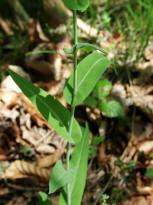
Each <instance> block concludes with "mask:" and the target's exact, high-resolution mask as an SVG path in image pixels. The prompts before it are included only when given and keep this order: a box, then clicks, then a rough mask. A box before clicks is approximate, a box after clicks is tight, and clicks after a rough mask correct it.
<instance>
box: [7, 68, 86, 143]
mask: <svg viewBox="0 0 153 205" xmlns="http://www.w3.org/2000/svg"><path fill="white" fill-rule="evenodd" d="M9 74H10V75H11V77H12V78H13V80H14V81H15V82H16V84H17V85H18V86H19V87H20V89H21V90H22V91H23V92H24V94H25V95H26V96H27V97H28V98H29V100H30V101H31V102H32V103H33V104H34V105H35V107H36V108H37V109H38V110H39V112H40V113H41V114H42V115H43V116H44V118H45V119H46V120H47V121H48V123H49V124H50V125H51V126H52V127H53V128H54V129H55V130H56V131H57V133H59V135H61V136H62V137H63V138H64V139H66V140H68V141H70V142H72V143H74V142H79V141H80V139H81V135H82V134H81V129H80V126H79V124H78V123H77V121H76V120H74V121H73V130H72V137H71V136H69V133H68V129H69V122H70V117H71V116H70V113H69V111H68V110H67V109H66V108H65V107H64V106H63V105H62V104H61V103H60V102H59V101H58V100H56V98H55V97H52V96H51V95H49V94H48V93H47V92H45V91H44V90H42V89H41V88H38V87H36V86H34V85H33V84H32V83H31V82H29V81H27V80H26V79H24V78H22V77H21V76H19V75H18V74H17V73H15V72H13V71H11V70H9Z"/></svg>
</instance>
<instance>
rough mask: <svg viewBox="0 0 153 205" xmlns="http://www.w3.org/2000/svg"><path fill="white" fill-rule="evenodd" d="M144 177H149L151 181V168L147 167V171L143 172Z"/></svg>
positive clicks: (152, 175)
mask: <svg viewBox="0 0 153 205" xmlns="http://www.w3.org/2000/svg"><path fill="white" fill-rule="evenodd" d="M145 176H146V177H151V178H152V179H153V168H150V167H148V168H147V171H146V172H145Z"/></svg>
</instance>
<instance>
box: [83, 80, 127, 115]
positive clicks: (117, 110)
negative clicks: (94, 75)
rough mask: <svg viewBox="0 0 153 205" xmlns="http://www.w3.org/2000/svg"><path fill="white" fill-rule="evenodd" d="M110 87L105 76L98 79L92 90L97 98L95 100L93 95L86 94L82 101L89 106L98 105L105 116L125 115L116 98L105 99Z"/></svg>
mask: <svg viewBox="0 0 153 205" xmlns="http://www.w3.org/2000/svg"><path fill="white" fill-rule="evenodd" d="M111 87H112V85H111V82H110V81H109V80H108V79H107V78H104V79H103V80H100V81H99V82H98V83H97V84H96V86H95V88H94V90H93V95H94V96H95V97H96V98H97V100H96V99H95V97H94V96H88V97H87V98H86V99H85V101H84V103H85V104H86V105H88V106H91V107H95V106H98V107H99V108H100V109H101V111H102V112H103V113H105V115H106V116H107V117H110V118H115V117H120V118H122V117H124V116H125V113H124V109H123V107H122V105H121V104H120V103H119V102H118V101H116V100H107V97H108V96H109V94H110V91H111Z"/></svg>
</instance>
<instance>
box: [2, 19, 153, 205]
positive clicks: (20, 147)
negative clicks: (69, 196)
mask: <svg viewBox="0 0 153 205" xmlns="http://www.w3.org/2000/svg"><path fill="white" fill-rule="evenodd" d="M0 26H1V28H2V29H3V32H4V33H5V35H6V36H7V37H8V39H7V41H4V42H3V43H2V42H0V43H2V46H3V48H4V50H3V51H4V52H3V62H2V61H1V65H0V70H1V84H0V205H6V204H7V205H21V204H22V205H35V204H39V202H38V193H39V192H40V191H45V192H46V193H47V192H48V182H49V177H50V172H51V170H52V167H53V165H54V164H55V163H56V162H57V161H58V160H59V159H62V160H63V163H65V151H66V142H65V140H63V139H62V138H61V137H60V136H59V135H58V134H57V133H56V132H55V131H54V130H53V128H52V127H51V126H50V125H49V124H48V123H47V122H46V121H45V120H44V118H43V117H42V116H41V114H40V113H39V112H38V111H37V110H36V108H35V107H34V106H33V105H32V104H31V103H30V101H29V100H28V99H27V98H26V97H25V96H24V95H23V93H22V92H21V91H20V89H19V88H18V87H17V86H16V85H15V83H14V82H13V80H12V79H11V77H10V76H9V75H8V73H7V69H8V68H10V69H12V70H14V71H15V72H17V73H18V74H20V75H22V76H23V77H25V78H26V79H28V80H30V81H32V82H34V83H35V85H37V86H39V87H41V88H43V89H44V90H46V91H47V92H48V93H50V94H51V95H53V96H55V97H57V98H58V99H59V100H60V102H61V103H62V104H63V105H64V106H66V107H68V105H67V103H66V101H65V100H64V98H63V87H64V83H65V81H66V79H67V78H68V76H69V75H70V73H71V71H72V56H71V55H69V54H65V53H64V51H63V48H71V47H72V36H71V37H70V33H72V30H71V28H70V29H69V28H68V27H67V26H65V25H62V26H61V25H60V26H56V29H52V30H51V34H52V38H53V39H54V40H53V41H51V40H50V39H49V38H48V37H47V36H46V34H45V33H44V31H43V29H42V27H41V24H40V23H39V21H36V20H34V19H30V20H29V22H28V23H27V25H26V28H25V29H26V30H27V31H28V41H26V40H27V38H26V36H25V35H24V34H23V36H22V35H21V36H20V39H19V40H20V42H22V40H23V41H24V42H22V44H24V45H18V47H17V48H16V50H15V51H14V54H12V53H11V52H12V50H11V49H12V48H11V45H10V44H9V42H10V41H11V40H12V38H16V40H18V37H19V36H16V37H14V36H15V35H16V33H15V31H14V30H11V27H10V23H9V22H7V21H5V20H4V19H2V18H0ZM78 28H79V35H80V39H81V40H82V41H83V40H86V41H90V42H92V43H95V42H96V41H97V40H96V41H95V38H98V39H99V40H98V45H99V46H100V47H101V48H103V49H106V50H109V54H108V58H109V59H111V60H112V59H115V64H116V69H117V73H118V74H117V75H116V74H115V72H114V71H113V69H112V68H111V67H109V68H108V70H107V71H106V72H105V74H104V76H103V78H108V79H109V80H110V81H111V82H112V89H111V93H110V95H109V99H115V100H117V101H118V102H120V103H121V105H122V106H123V108H124V112H125V116H126V117H125V118H124V119H120V118H110V117H108V116H107V115H106V114H105V113H103V112H101V110H100V109H99V108H98V107H91V106H87V105H86V104H84V103H82V104H81V105H80V106H78V107H77V109H76V114H75V115H76V118H77V120H78V121H79V123H80V124H81V125H83V126H84V125H85V122H86V121H88V123H89V127H90V137H91V139H90V142H92V140H93V139H94V138H95V137H97V136H105V139H104V141H102V142H101V143H99V144H97V145H96V144H95V145H93V144H92V143H90V151H89V160H88V174H87V183H86V189H85V193H84V197H83V202H82V204H84V205H89V204H91V205H96V204H100V202H98V201H99V200H100V199H101V198H102V195H103V194H106V195H108V196H109V199H108V200H106V201H107V203H108V204H112V205H113V204H119V205H141V204H143V205H151V204H153V84H152V82H153V37H151V38H150V40H149V43H148V45H147V47H146V49H145V51H144V57H143V58H141V59H140V60H139V61H138V62H136V63H133V62H134V60H133V59H134V58H135V56H136V54H135V53H134V54H133V57H130V58H128V59H126V60H125V53H126V51H127V50H128V49H129V44H128V42H126V39H125V36H124V35H121V34H119V33H118V32H116V33H111V31H108V30H107V29H106V28H104V29H102V30H100V31H98V30H97V29H96V28H93V27H92V26H89V24H87V23H86V22H85V21H83V20H80V18H78ZM66 34H68V35H66ZM97 36H98V37H97ZM27 42H28V43H27ZM9 46H10V47H9ZM22 48H24V54H23V53H22V52H23V51H22ZM39 50H51V51H52V52H51V53H41V52H38V51H39ZM25 54H26V55H25ZM123 54H124V55H123ZM84 55H85V53H83V52H82V53H81V52H80V53H79V55H78V58H79V59H81V58H82V57H83V56H84ZM10 56H11V60H10V59H9V57H10ZM14 59H15V60H14ZM106 195H104V196H106ZM58 196H59V193H58V192H57V193H55V194H54V195H52V196H50V197H51V200H52V201H53V203H55V204H58ZM106 198H107V196H106ZM101 204H105V205H106V203H104V202H103V203H102V202H101ZM40 205H41V204H40Z"/></svg>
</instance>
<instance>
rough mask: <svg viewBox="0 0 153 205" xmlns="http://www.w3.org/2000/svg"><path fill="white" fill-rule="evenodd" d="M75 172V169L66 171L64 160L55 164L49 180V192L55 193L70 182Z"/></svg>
mask: <svg viewBox="0 0 153 205" xmlns="http://www.w3.org/2000/svg"><path fill="white" fill-rule="evenodd" d="M74 173H75V169H70V170H69V171H66V170H65V169H64V168H63V165H62V161H61V160H59V161H58V162H57V163H56V164H55V166H54V168H53V171H52V174H51V177H50V180H49V194H51V193H54V192H55V191H56V190H57V189H59V188H61V187H63V186H64V185H66V184H67V183H69V182H70V180H71V178H72V177H73V175H74Z"/></svg>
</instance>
